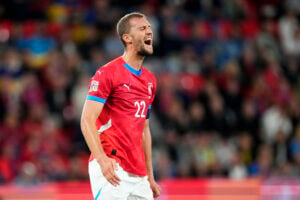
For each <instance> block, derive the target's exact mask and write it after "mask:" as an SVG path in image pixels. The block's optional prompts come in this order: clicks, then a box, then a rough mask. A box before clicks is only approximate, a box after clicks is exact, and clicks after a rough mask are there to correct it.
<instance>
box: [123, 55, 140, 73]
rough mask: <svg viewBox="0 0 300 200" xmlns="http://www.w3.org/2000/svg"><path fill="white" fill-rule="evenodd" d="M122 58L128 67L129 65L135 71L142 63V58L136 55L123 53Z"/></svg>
mask: <svg viewBox="0 0 300 200" xmlns="http://www.w3.org/2000/svg"><path fill="white" fill-rule="evenodd" d="M122 58H123V59H124V61H125V62H126V63H127V64H128V65H130V67H132V68H134V69H136V70H140V69H141V66H142V63H143V61H144V56H139V55H137V54H136V53H131V52H127V51H125V52H124V54H123V55H122Z"/></svg>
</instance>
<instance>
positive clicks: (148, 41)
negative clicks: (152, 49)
mask: <svg viewBox="0 0 300 200" xmlns="http://www.w3.org/2000/svg"><path fill="white" fill-rule="evenodd" d="M144 43H145V44H146V45H151V44H152V40H151V39H147V40H145V41H144Z"/></svg>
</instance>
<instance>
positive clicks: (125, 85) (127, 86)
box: [123, 83, 130, 91]
mask: <svg viewBox="0 0 300 200" xmlns="http://www.w3.org/2000/svg"><path fill="white" fill-rule="evenodd" d="M123 86H124V87H126V88H127V89H128V91H129V89H130V87H129V85H127V84H125V83H124V84H123Z"/></svg>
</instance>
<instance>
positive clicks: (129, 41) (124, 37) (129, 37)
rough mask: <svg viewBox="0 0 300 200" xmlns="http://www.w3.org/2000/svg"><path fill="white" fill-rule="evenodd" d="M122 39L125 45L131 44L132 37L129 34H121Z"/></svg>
mask: <svg viewBox="0 0 300 200" xmlns="http://www.w3.org/2000/svg"><path fill="white" fill-rule="evenodd" d="M122 39H123V40H124V41H125V43H132V37H131V36H130V35H129V34H123V36H122Z"/></svg>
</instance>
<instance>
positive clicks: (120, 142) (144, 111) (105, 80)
mask: <svg viewBox="0 0 300 200" xmlns="http://www.w3.org/2000/svg"><path fill="white" fill-rule="evenodd" d="M155 91H156V79H155V77H154V75H153V74H152V73H151V72H150V71H149V70H147V69H146V68H144V67H143V66H141V69H140V70H136V69H134V68H132V67H130V66H129V65H128V64H127V63H126V62H125V61H124V60H123V58H122V57H119V58H117V59H115V60H113V61H111V62H109V63H107V64H106V65H104V66H103V67H101V68H99V69H98V70H97V71H96V73H95V75H94V77H93V78H92V79H91V81H90V86H89V93H88V96H87V100H93V101H98V102H100V103H104V107H103V110H102V112H101V114H100V115H99V117H98V119H97V121H96V126H97V128H98V132H99V135H100V139H101V143H102V146H103V149H104V151H105V153H106V155H107V156H109V157H111V158H114V159H115V160H116V161H117V162H118V163H119V164H120V165H121V167H122V168H123V169H124V170H125V171H127V172H130V173H132V174H136V175H140V176H145V175H147V169H146V164H145V156H144V151H143V130H144V124H145V120H146V118H147V116H148V113H149V112H150V109H151V104H152V102H153V99H154V96H155ZM92 158H93V157H92V156H91V159H92Z"/></svg>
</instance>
